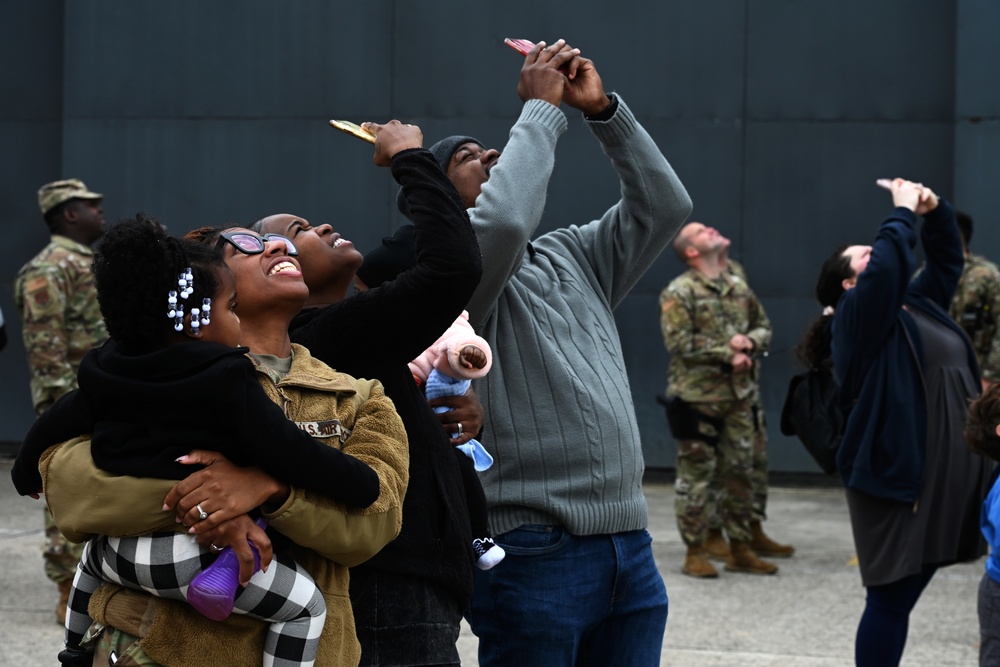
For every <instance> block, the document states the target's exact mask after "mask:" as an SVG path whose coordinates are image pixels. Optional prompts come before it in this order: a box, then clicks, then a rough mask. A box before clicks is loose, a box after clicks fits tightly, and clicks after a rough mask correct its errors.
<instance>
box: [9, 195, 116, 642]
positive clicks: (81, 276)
mask: <svg viewBox="0 0 1000 667" xmlns="http://www.w3.org/2000/svg"><path fill="white" fill-rule="evenodd" d="M102 199H103V196H102V195H99V194H97V193H96V192H91V191H89V190H88V189H87V186H86V185H84V184H83V182H82V181H78V180H76V179H70V180H65V181H55V182H53V183H47V184H45V185H43V186H42V187H41V188H40V189H39V190H38V206H39V208H40V209H41V211H42V216H43V217H44V218H45V222H46V223H47V224H48V226H49V232H50V234H51V241H50V242H49V244H48V245H47V246H46V247H45V248H44V249H43V250H42V251H41V252H40V253H38V254H37V255H36V256H35V257H34V258H33V259H32V260H31V261H29V262H28V263H27V264H25V265H24V266H23V267H21V270H20V271H19V272H18V274H17V277H16V278H15V279H14V301H15V303H16V304H17V307H18V310H20V311H21V316H22V318H23V321H24V327H23V331H24V349H25V350H26V351H27V354H28V366H29V369H30V371H31V402H32V405H33V406H34V408H35V413H36V414H41V413H42V412H44V411H45V409H46V408H48V407H49V406H50V405H52V403H54V402H55V401H56V399H58V398H59V397H60V396H62V395H63V394H65V393H67V392H69V391H71V390H73V389H75V388H76V372H77V370H78V369H79V367H80V361H81V360H82V359H83V355H84V354H86V353H87V351H88V350H90V349H91V348H93V347H95V346H96V345H99V344H100V343H102V342H103V341H104V339H105V338H107V335H108V333H107V330H106V329H105V328H104V320H103V319H102V317H101V311H100V308H99V306H98V304H97V291H96V289H95V288H94V274H93V273H92V272H91V269H90V264H91V261H92V260H93V252H92V251H91V249H90V246H91V245H93V244H94V243H95V242H96V241H97V240H98V239H100V238H101V236H103V235H104V231H105V228H106V223H105V221H104V212H103V210H102V208H101V201H102ZM45 535H46V547H45V553H44V559H45V574H46V575H47V576H48V577H49V579H51V580H52V581H53V582H55V583H56V585H57V586H58V587H59V601H58V603H57V605H56V618H57V620H58V621H59V622H60V623H62V622H63V621H64V619H65V614H66V600H67V596H68V594H69V588H70V585H71V584H72V583H73V576H74V575H75V573H76V564H77V563H78V562H79V560H80V553H81V551H82V550H83V545H82V544H81V545H75V544H72V543H70V542H67V541H66V538H64V537H63V536H62V535H61V534H60V533H59V530H58V529H57V528H56V526H55V523H54V522H53V521H52V517H51V515H50V514H49V512H48V510H47V509H46V510H45Z"/></svg>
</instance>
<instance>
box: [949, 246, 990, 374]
mask: <svg viewBox="0 0 1000 667" xmlns="http://www.w3.org/2000/svg"><path fill="white" fill-rule="evenodd" d="M948 312H949V313H950V314H951V316H952V317H953V318H954V319H955V321H956V322H958V323H959V324H960V325H961V327H962V328H963V329H965V333H967V334H969V338H971V339H972V346H973V348H975V350H976V359H977V361H979V371H980V373H981V374H982V376H983V379H984V380H986V381H988V382H1000V336H997V318H998V317H1000V269H997V265H996V264H994V263H993V262H991V261H989V260H987V259H985V258H984V257H980V256H979V255H971V254H970V255H968V256H966V258H965V268H964V269H962V277H961V279H960V280H959V283H958V289H957V290H955V297H954V298H953V299H952V302H951V307H950V308H949V311H948Z"/></svg>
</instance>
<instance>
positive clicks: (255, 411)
mask: <svg viewBox="0 0 1000 667" xmlns="http://www.w3.org/2000/svg"><path fill="white" fill-rule="evenodd" d="M246 367H248V368H249V372H248V373H246V374H245V375H244V380H243V383H242V384H234V385H232V386H237V387H240V390H241V391H242V388H244V387H245V388H246V391H245V393H244V398H245V402H244V410H243V419H244V424H243V428H242V429H240V432H241V433H242V434H243V435H242V441H241V442H239V443H236V445H237V446H238V447H240V449H241V454H242V455H243V456H244V457H245V458H247V459H249V460H251V461H253V463H254V464H255V465H257V466H259V467H260V468H261V469H263V470H264V471H265V472H267V473H268V474H269V475H272V476H273V477H275V478H276V479H279V480H281V481H283V482H286V483H288V484H291V485H292V486H297V487H299V488H302V489H305V490H307V491H312V492H314V493H319V494H322V495H324V496H326V497H327V498H329V499H330V500H332V501H334V502H338V503H343V504H345V505H347V506H350V507H355V508H365V507H368V506H369V505H371V504H372V503H373V502H375V500H376V499H377V498H378V496H379V492H380V488H381V487H380V486H379V479H378V475H377V474H376V473H375V471H374V470H372V468H371V467H370V466H369V465H368V464H367V463H365V462H363V461H361V460H360V459H356V458H354V457H353V456H351V455H350V454H345V453H344V452H342V451H340V450H339V449H337V448H336V447H328V446H327V445H324V444H323V443H322V442H320V441H318V440H314V439H313V438H312V437H310V436H309V435H308V434H307V433H306V432H305V431H303V430H302V429H300V428H299V427H298V426H297V425H296V424H295V422H293V421H290V420H289V419H288V418H287V417H286V416H285V414H284V412H282V410H281V408H280V407H278V406H277V405H275V404H274V403H273V402H271V399H269V398H268V397H267V394H266V393H264V389H263V388H262V387H261V386H260V383H259V382H258V380H257V378H256V372H255V371H254V370H253V366H252V365H251V364H250V363H249V362H248V363H247V364H246Z"/></svg>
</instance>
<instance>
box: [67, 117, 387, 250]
mask: <svg viewBox="0 0 1000 667" xmlns="http://www.w3.org/2000/svg"><path fill="white" fill-rule="evenodd" d="M67 130H68V131H67V141H66V148H65V150H66V158H65V160H66V165H67V168H68V169H70V170H71V171H72V169H73V168H74V166H75V165H79V166H81V167H82V166H83V165H85V164H95V163H94V160H93V156H94V155H101V156H102V159H101V160H100V161H99V163H97V164H99V165H100V166H101V171H100V175H99V176H98V177H95V178H94V179H93V187H95V188H98V187H104V186H103V185H102V183H109V184H119V185H120V191H119V192H114V191H109V190H110V189H109V188H106V189H105V190H104V193H105V194H106V195H107V199H106V205H105V208H106V213H108V215H109V218H111V215H112V214H117V215H122V214H131V213H133V212H135V211H136V210H137V209H139V208H142V209H144V210H145V211H146V212H147V213H150V214H155V215H157V216H158V217H161V218H162V219H163V221H164V222H165V223H167V224H168V226H169V227H170V228H171V230H172V231H175V232H183V231H187V230H188V229H190V228H192V227H195V226H199V225H203V224H212V225H218V224H224V223H227V222H230V221H235V222H241V223H244V224H247V223H250V222H253V221H254V220H256V219H258V218H259V217H261V216H263V215H266V214H269V213H276V212H288V213H294V214H296V215H301V216H304V217H306V218H309V219H310V220H312V221H313V222H317V223H320V222H329V223H331V224H333V225H334V226H335V227H337V228H347V229H351V230H356V231H357V232H363V233H367V232H369V231H371V235H370V236H362V237H360V238H358V239H357V242H358V245H359V247H364V246H363V245H362V244H363V243H364V242H366V241H370V242H372V243H374V241H375V240H376V239H377V238H380V236H379V233H380V231H381V229H383V228H384V227H385V218H386V215H387V209H386V208H385V207H384V206H383V203H384V202H386V201H387V199H388V197H389V192H390V184H391V183H393V184H394V182H393V181H392V176H391V174H390V173H389V170H388V169H379V168H377V167H376V166H375V165H374V164H373V163H372V159H371V155H372V151H371V147H370V145H367V144H364V143H363V142H360V141H357V140H355V139H352V138H351V137H349V136H347V135H345V134H342V133H340V132H337V131H336V130H332V129H331V128H329V127H327V125H326V123H325V122H324V121H322V120H319V119H313V120H279V119H269V120H253V121H250V120H244V121H234V120H230V121H225V122H204V121H201V122H199V121H191V120H174V119H164V120H149V121H122V120H95V121H73V122H70V123H68V124H67ZM194 156H197V157H196V158H195V157H194ZM117 215H115V217H117ZM373 218H375V219H374V220H373ZM111 219H112V220H113V219H114V218H111Z"/></svg>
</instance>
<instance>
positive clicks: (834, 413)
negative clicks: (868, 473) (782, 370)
mask: <svg viewBox="0 0 1000 667" xmlns="http://www.w3.org/2000/svg"><path fill="white" fill-rule="evenodd" d="M844 420H845V415H844V412H843V409H842V408H841V406H840V386H839V385H838V384H837V379H836V378H835V377H834V376H833V371H832V370H831V369H829V368H819V369H810V370H808V371H806V372H804V373H799V374H798V375H793V376H792V379H791V380H790V381H789V383H788V394H787V395H786V396H785V404H784V406H782V408H781V432H782V433H783V434H784V435H794V436H796V437H798V439H799V440H801V441H802V444H803V445H805V448H806V451H808V452H809V454H810V455H811V456H812V457H813V459H814V460H815V461H816V463H818V464H819V467H820V468H821V469H822V470H823V472H825V473H826V474H828V475H832V474H833V473H835V472H837V449H838V448H839V447H840V439H841V438H842V437H843V432H844Z"/></svg>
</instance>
